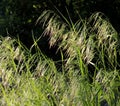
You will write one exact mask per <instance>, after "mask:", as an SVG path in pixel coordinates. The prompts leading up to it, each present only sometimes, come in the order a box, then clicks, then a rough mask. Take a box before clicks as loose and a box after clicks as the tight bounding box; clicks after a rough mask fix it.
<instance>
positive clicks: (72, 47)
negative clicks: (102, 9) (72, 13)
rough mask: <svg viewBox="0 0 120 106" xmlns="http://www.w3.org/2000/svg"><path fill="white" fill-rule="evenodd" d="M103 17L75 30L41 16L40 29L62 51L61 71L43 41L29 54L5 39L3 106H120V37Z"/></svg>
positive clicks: (0, 65) (0, 44)
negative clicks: (43, 48) (45, 48)
mask: <svg viewBox="0 0 120 106" xmlns="http://www.w3.org/2000/svg"><path fill="white" fill-rule="evenodd" d="M102 17H103V15H102V14H101V13H96V14H94V15H92V16H91V17H90V18H89V19H88V20H82V19H80V20H78V21H77V22H76V23H75V24H74V23H73V22H72V21H70V22H68V21H67V19H66V18H65V17H64V16H62V18H63V19H64V21H63V20H62V19H61V17H59V16H58V15H56V14H55V13H54V12H52V11H45V12H43V14H42V15H41V16H40V17H39V19H38V21H37V23H38V22H44V24H43V25H44V27H45V28H46V29H45V32H44V34H45V35H49V37H50V41H49V43H50V47H52V46H54V45H58V49H60V51H61V60H59V61H61V62H62V64H61V68H60V69H59V68H58V67H56V65H55V64H56V62H57V61H56V62H55V61H53V60H52V59H49V58H48V57H46V56H44V55H43V54H42V52H41V50H40V48H39V46H38V45H37V42H38V41H39V39H35V38H34V37H33V40H34V44H33V45H32V46H31V48H30V49H29V50H28V49H27V48H26V47H25V46H24V45H23V44H22V43H21V42H20V41H19V40H16V39H13V38H10V37H1V38H0V77H1V78H0V79H1V83H0V105H1V106H107V105H108V106H119V104H120V91H119V90H120V83H119V82H120V73H119V70H120V69H119V67H120V66H119V65H120V64H119V61H118V60H119V59H118V56H119V50H120V48H119V41H118V34H117V32H116V31H115V29H114V28H113V27H112V25H111V24H110V23H109V22H108V20H107V19H103V18H102ZM70 20H71V19H70ZM33 48H34V49H35V50H36V52H35V53H34V54H33V53H32V49H33ZM62 51H66V52H65V54H64V53H63V52H62ZM64 55H65V56H64ZM89 66H90V67H89Z"/></svg>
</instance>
